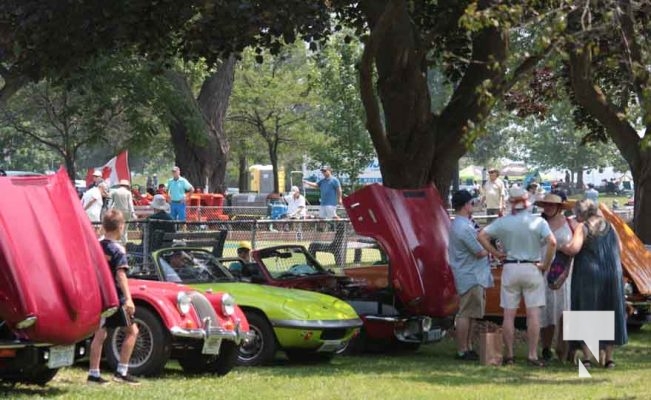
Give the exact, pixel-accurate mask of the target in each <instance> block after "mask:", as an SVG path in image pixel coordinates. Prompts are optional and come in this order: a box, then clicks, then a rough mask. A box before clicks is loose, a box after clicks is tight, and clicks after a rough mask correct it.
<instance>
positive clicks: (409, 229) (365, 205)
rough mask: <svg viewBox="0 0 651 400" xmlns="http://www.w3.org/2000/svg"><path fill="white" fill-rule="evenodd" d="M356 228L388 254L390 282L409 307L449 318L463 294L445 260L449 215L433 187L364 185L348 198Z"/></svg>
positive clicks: (346, 199)
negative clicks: (459, 294)
mask: <svg viewBox="0 0 651 400" xmlns="http://www.w3.org/2000/svg"><path fill="white" fill-rule="evenodd" d="M344 206H345V207H346V210H347V211H348V216H349V217H350V220H351V223H352V224H353V227H354V228H355V231H356V232H357V233H359V234H360V235H365V236H370V237H372V238H374V239H375V240H377V242H378V243H379V244H380V245H381V246H382V249H383V250H384V251H385V252H386V254H387V256H388V258H389V282H390V284H391V285H392V286H393V288H394V290H395V293H396V295H397V296H398V298H399V299H400V300H401V302H402V303H403V305H404V306H405V307H406V309H407V311H408V312H409V313H412V314H424V315H430V316H434V317H445V316H450V315H452V314H454V313H455V312H456V310H457V308H458V303H459V298H458V295H457V293H456V289H455V286H454V277H453V275H452V270H451V269H450V267H449V265H448V261H447V248H448V231H449V226H450V218H449V216H448V214H447V212H446V210H445V208H444V207H443V203H442V201H441V197H440V195H439V193H438V191H437V190H436V189H435V188H434V187H433V186H430V187H426V188H422V189H414V190H398V189H390V188H387V187H384V186H381V185H379V184H373V185H369V186H366V187H364V188H362V189H360V190H358V191H356V192H354V193H352V194H351V195H350V196H347V197H345V198H344Z"/></svg>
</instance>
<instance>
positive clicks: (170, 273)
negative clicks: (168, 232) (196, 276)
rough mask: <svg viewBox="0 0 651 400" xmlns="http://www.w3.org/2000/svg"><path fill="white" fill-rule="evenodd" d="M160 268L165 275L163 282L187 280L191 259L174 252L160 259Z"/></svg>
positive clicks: (185, 254)
mask: <svg viewBox="0 0 651 400" xmlns="http://www.w3.org/2000/svg"><path fill="white" fill-rule="evenodd" d="M160 264H161V268H162V270H163V274H164V275H165V280H166V281H169V282H182V281H183V280H182V279H181V277H184V278H188V274H190V275H191V274H192V273H191V272H190V271H191V269H192V259H191V258H190V256H189V255H188V254H187V253H186V252H184V251H182V250H176V251H174V252H172V253H171V254H170V255H169V256H164V257H163V258H161V263H160Z"/></svg>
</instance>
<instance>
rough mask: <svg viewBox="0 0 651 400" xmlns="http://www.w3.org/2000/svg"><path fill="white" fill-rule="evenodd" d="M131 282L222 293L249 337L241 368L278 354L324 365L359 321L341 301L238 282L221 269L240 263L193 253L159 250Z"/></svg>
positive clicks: (205, 252)
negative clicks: (239, 309)
mask: <svg viewBox="0 0 651 400" xmlns="http://www.w3.org/2000/svg"><path fill="white" fill-rule="evenodd" d="M152 258H153V260H152V261H153V262H151V263H149V264H143V265H142V266H141V267H139V268H135V269H134V270H133V271H132V273H131V276H132V277H136V276H137V277H140V278H145V279H155V280H166V281H169V282H182V283H184V284H188V285H190V286H192V287H193V288H195V289H198V290H201V291H202V292H203V293H212V292H213V291H226V292H228V293H230V294H232V295H233V296H234V297H235V299H237V303H238V305H239V306H240V307H242V309H243V311H244V313H245V314H246V318H247V320H248V322H249V326H250V329H251V336H250V337H249V338H248V339H247V340H246V341H245V342H244V343H243V344H242V346H240V347H239V352H238V361H239V364H240V365H259V364H266V363H269V362H271V361H272V360H273V358H274V355H275V354H276V352H277V351H278V350H283V351H285V353H286V354H287V357H288V358H289V359H290V360H297V361H318V360H323V361H327V360H330V359H331V358H332V356H333V355H334V354H335V352H336V351H337V350H338V349H340V348H342V347H343V346H345V345H346V344H347V342H348V341H349V340H350V339H351V338H352V337H353V335H355V334H356V333H357V332H358V330H359V327H360V326H361V325H362V321H361V320H360V319H359V317H358V316H357V314H356V313H355V311H354V310H353V309H352V308H351V307H350V306H349V305H348V304H346V303H345V302H344V301H341V300H339V299H336V298H334V297H331V296H327V295H324V294H320V293H314V292H308V291H305V290H298V289H282V288H275V287H270V286H261V285H253V284H250V283H242V282H239V281H238V279H237V278H236V277H234V276H233V275H232V274H231V273H230V272H229V270H228V269H227V268H226V267H225V266H224V263H229V265H230V264H232V263H235V265H236V266H237V267H238V268H235V269H236V270H238V271H239V270H242V269H244V270H247V269H248V267H249V266H247V265H245V264H244V263H243V261H242V260H241V259H237V258H231V259H217V258H215V257H214V256H213V255H212V254H211V252H210V251H208V250H205V249H201V248H192V247H173V248H166V249H160V250H158V251H156V252H154V253H153V255H152Z"/></svg>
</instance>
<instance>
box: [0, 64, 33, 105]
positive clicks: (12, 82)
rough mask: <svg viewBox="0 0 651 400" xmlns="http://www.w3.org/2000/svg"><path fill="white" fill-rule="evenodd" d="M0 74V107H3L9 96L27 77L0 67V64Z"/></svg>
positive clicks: (18, 88)
mask: <svg viewBox="0 0 651 400" xmlns="http://www.w3.org/2000/svg"><path fill="white" fill-rule="evenodd" d="M0 75H1V77H2V79H3V80H4V85H3V86H2V88H0V109H2V108H4V107H5V105H6V104H7V101H9V98H10V97H11V96H13V95H14V93H16V92H17V91H19V90H20V89H21V88H22V87H23V86H24V85H25V84H27V82H28V79H27V78H25V77H24V76H22V75H18V74H16V73H15V72H12V71H10V70H7V69H4V68H2V66H1V65H0Z"/></svg>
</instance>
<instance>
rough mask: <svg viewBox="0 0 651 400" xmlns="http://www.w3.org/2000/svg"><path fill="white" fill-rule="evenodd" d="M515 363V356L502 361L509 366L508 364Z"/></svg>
mask: <svg viewBox="0 0 651 400" xmlns="http://www.w3.org/2000/svg"><path fill="white" fill-rule="evenodd" d="M513 364H515V359H514V358H513V357H506V358H505V359H504V361H502V365H505V366H508V365H513Z"/></svg>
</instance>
